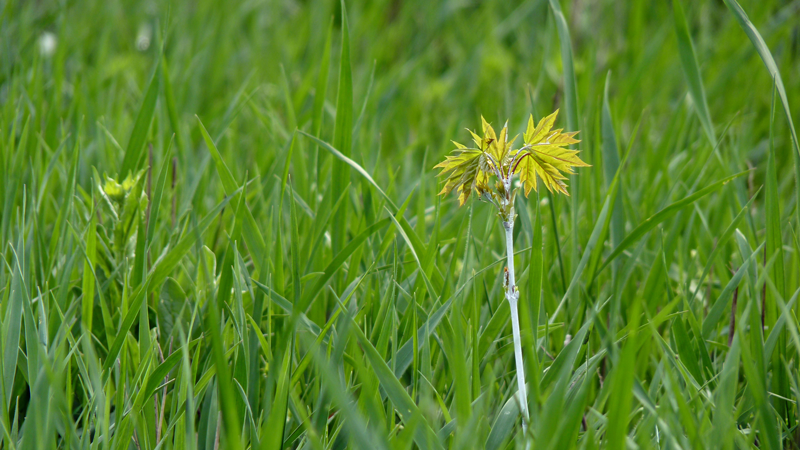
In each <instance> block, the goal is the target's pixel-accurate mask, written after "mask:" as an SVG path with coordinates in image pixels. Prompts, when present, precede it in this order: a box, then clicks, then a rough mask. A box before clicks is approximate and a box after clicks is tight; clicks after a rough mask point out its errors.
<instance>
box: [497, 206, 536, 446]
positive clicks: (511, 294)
mask: <svg viewBox="0 0 800 450" xmlns="http://www.w3.org/2000/svg"><path fill="white" fill-rule="evenodd" d="M513 220H514V218H513V211H512V217H510V218H509V220H508V221H504V222H503V228H505V229H506V252H507V258H508V263H507V264H508V272H507V273H506V276H507V278H506V300H508V306H509V307H510V309H511V329H512V332H513V333H514V334H513V336H514V360H515V364H516V368H517V391H518V392H517V395H518V400H519V408H520V411H521V412H522V433H523V434H525V433H527V428H528V420H530V416H529V415H528V392H527V388H526V386H525V363H524V361H523V360H522V339H521V336H520V332H519V310H518V308H517V304H518V303H519V291H518V290H517V286H516V283H515V280H514V222H513Z"/></svg>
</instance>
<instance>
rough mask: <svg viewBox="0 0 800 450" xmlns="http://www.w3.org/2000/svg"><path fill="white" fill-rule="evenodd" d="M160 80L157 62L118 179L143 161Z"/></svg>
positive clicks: (135, 168) (130, 172) (159, 68)
mask: <svg viewBox="0 0 800 450" xmlns="http://www.w3.org/2000/svg"><path fill="white" fill-rule="evenodd" d="M160 80H161V64H160V61H159V63H157V64H156V68H155V70H154V71H153V76H152V78H150V84H149V86H148V88H147V93H146V94H145V96H144V100H143V101H142V106H141V107H139V113H138V114H137V115H136V122H135V123H134V124H133V131H131V137H130V139H128V146H127V147H126V148H125V156H124V157H123V159H122V165H121V166H120V169H119V179H121V180H122V179H124V178H125V177H126V176H127V175H128V174H133V173H135V172H136V170H137V169H138V168H139V164H141V162H142V160H143V159H144V158H143V157H144V152H143V151H142V150H144V142H145V140H146V139H147V132H148V131H149V130H150V123H151V122H152V121H153V113H154V112H155V109H156V100H157V99H158V88H159V82H160Z"/></svg>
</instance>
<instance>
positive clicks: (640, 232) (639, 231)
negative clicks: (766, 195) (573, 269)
mask: <svg viewBox="0 0 800 450" xmlns="http://www.w3.org/2000/svg"><path fill="white" fill-rule="evenodd" d="M749 172H750V171H749V170H746V171H744V172H739V173H737V174H735V175H731V176H729V177H725V178H723V179H721V180H719V181H717V182H716V183H713V184H711V185H709V186H706V187H704V188H703V189H700V190H699V191H697V192H695V193H694V194H692V195H689V196H688V197H684V198H682V199H680V200H678V201H677V202H675V203H672V204H670V205H669V206H666V207H665V208H664V209H662V210H661V211H659V212H657V213H655V214H653V215H652V216H650V217H649V218H647V219H646V220H645V221H644V222H642V223H641V224H639V226H638V227H636V228H635V229H634V230H633V231H631V232H630V234H628V235H627V236H626V237H625V239H624V240H623V241H622V242H621V243H620V244H619V245H618V246H617V247H616V248H615V249H614V250H613V251H612V252H611V254H610V255H609V256H608V258H606V260H605V261H603V264H602V265H601V266H600V268H599V269H597V273H600V272H602V271H603V269H605V268H606V267H607V266H608V264H609V263H611V261H613V260H614V258H616V257H617V256H619V255H620V254H622V252H624V251H625V250H626V249H627V248H628V247H630V246H631V245H632V244H633V243H634V242H636V241H638V240H639V239H640V238H641V237H642V236H644V235H645V234H646V233H647V232H648V231H650V230H652V229H653V228H655V227H656V225H658V224H660V223H661V222H663V221H665V220H667V219H669V218H670V217H672V216H673V215H674V214H675V213H677V212H678V211H680V210H681V209H682V208H684V207H685V206H688V205H691V204H692V203H694V202H696V201H697V200H699V199H701V198H703V197H705V196H706V195H708V194H710V193H712V192H714V191H716V190H717V189H719V188H721V187H722V186H723V185H725V184H726V183H728V182H729V181H731V180H733V179H734V178H738V177H740V176H742V175H744V174H746V173H749Z"/></svg>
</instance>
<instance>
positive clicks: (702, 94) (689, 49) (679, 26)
mask: <svg viewBox="0 0 800 450" xmlns="http://www.w3.org/2000/svg"><path fill="white" fill-rule="evenodd" d="M672 9H673V14H674V18H675V35H676V36H677V37H678V53H679V54H680V56H681V63H682V65H683V73H684V74H685V75H686V82H687V83H689V92H690V93H691V95H692V100H693V103H694V109H695V111H697V117H698V118H700V123H701V124H702V125H703V131H704V132H705V133H706V137H708V140H709V142H710V143H711V147H716V146H717V135H716V133H715V132H714V124H713V123H712V122H711V114H710V113H709V112H708V102H707V101H706V91H705V89H704V88H703V78H702V77H701V76H700V68H699V67H698V64H697V55H696V54H695V51H694V44H693V43H692V36H691V35H690V34H689V25H688V24H687V23H686V16H685V15H684V13H683V7H682V6H681V0H673V2H672Z"/></svg>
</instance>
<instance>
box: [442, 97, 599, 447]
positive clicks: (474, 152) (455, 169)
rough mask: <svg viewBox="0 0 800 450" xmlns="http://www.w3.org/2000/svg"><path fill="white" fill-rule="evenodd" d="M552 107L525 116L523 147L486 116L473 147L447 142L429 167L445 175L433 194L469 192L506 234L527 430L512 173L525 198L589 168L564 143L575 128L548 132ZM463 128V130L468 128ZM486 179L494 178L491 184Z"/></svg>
mask: <svg viewBox="0 0 800 450" xmlns="http://www.w3.org/2000/svg"><path fill="white" fill-rule="evenodd" d="M557 115H558V110H556V112H554V113H552V114H550V115H549V116H547V117H545V118H543V119H541V120H540V121H539V123H538V124H537V125H534V121H533V115H531V116H530V118H529V119H528V128H527V130H526V131H525V134H524V135H523V141H524V142H523V146H522V147H520V148H519V149H517V150H511V147H512V145H513V144H514V141H515V140H516V139H517V136H515V137H514V138H512V139H511V140H509V139H508V122H506V124H505V125H504V126H503V129H502V130H500V135H499V136H498V135H497V134H495V131H494V129H493V128H492V126H491V125H489V123H487V122H486V120H485V119H484V118H483V117H481V122H482V125H483V138H481V137H480V136H478V135H477V134H475V133H474V132H472V131H470V133H471V134H472V139H473V141H474V142H475V147H467V146H465V145H462V144H459V143H458V142H455V141H454V142H453V144H455V146H456V149H455V150H454V151H453V152H452V154H451V155H449V156H447V157H446V159H445V160H444V161H442V162H441V163H439V164H437V165H436V166H435V167H434V168H440V169H442V171H441V172H440V173H439V176H442V177H445V179H446V182H445V185H444V188H443V189H442V191H441V192H439V195H447V194H449V193H450V192H452V191H453V190H454V189H455V190H456V191H457V192H458V204H459V206H461V205H463V204H464V203H466V201H467V199H468V198H469V196H470V194H472V192H473V191H475V192H476V193H477V194H478V196H479V198H480V199H481V200H482V201H486V202H490V203H491V204H493V205H494V206H495V208H497V211H498V216H499V217H500V221H501V223H502V224H503V229H504V230H505V233H506V257H507V261H508V262H507V267H506V268H505V271H504V278H503V290H504V291H505V297H506V300H508V304H509V307H510V309H511V327H512V331H513V337H514V359H515V364H516V368H517V390H518V401H519V406H520V411H521V412H522V417H523V420H522V430H523V433H524V432H526V430H527V423H528V421H529V417H530V416H529V414H528V396H527V390H526V386H525V369H524V368H525V365H524V363H523V359H522V343H521V340H520V331H519V312H518V311H519V310H518V307H517V306H518V303H519V290H518V289H517V285H516V282H515V278H514V220H515V219H516V217H517V215H516V213H515V212H514V198H515V197H516V194H517V192H518V191H519V189H520V188H519V187H514V186H513V184H512V182H513V178H514V175H516V174H519V179H520V182H521V184H522V186H523V187H524V189H525V196H526V197H527V196H528V194H529V193H530V191H531V190H535V191H538V188H537V180H536V179H537V177H538V178H539V179H540V180H541V182H542V184H544V186H545V187H546V188H547V190H548V191H549V192H550V193H551V194H552V193H562V194H564V195H567V196H569V192H567V185H566V183H564V180H566V179H567V177H566V176H565V175H564V174H573V173H575V172H574V171H573V170H572V168H573V167H589V165H588V164H586V163H585V162H583V161H581V159H580V158H579V157H578V153H579V152H578V150H572V149H569V148H566V147H567V146H568V145H570V144H576V143H578V142H580V141H579V140H577V139H575V138H574V136H575V135H576V134H578V132H577V131H570V132H566V133H564V132H562V131H563V130H562V129H556V130H553V129H552V128H553V125H554V123H555V121H556V116H557ZM468 131H469V130H468ZM491 177H496V178H497V181H496V182H495V184H494V187H492V186H491V185H490V184H489V182H490V180H491Z"/></svg>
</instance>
